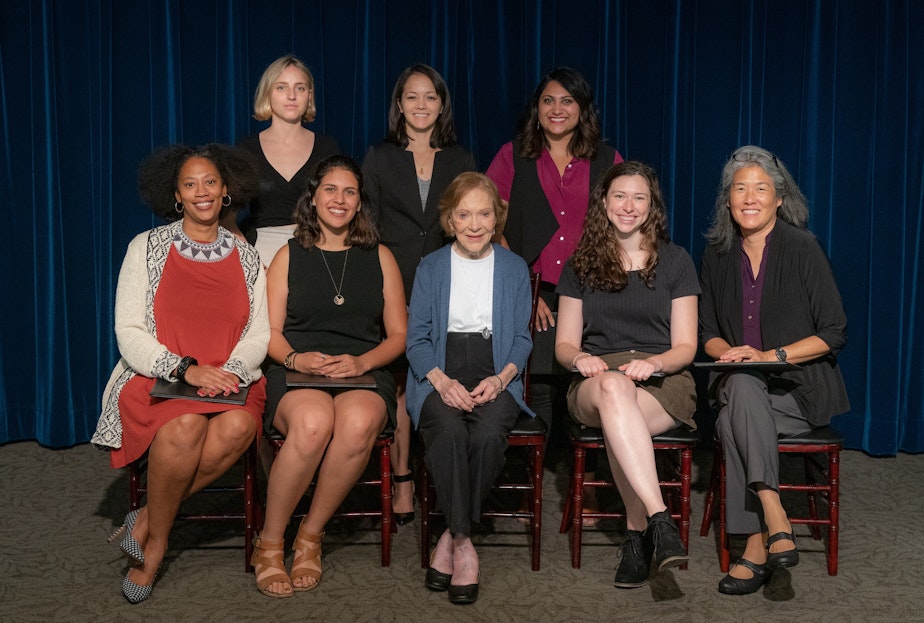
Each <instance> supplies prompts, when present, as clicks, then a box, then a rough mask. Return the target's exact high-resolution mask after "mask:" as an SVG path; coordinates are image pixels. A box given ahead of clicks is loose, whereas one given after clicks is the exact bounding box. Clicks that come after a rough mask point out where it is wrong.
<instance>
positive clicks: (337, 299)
mask: <svg viewBox="0 0 924 623" xmlns="http://www.w3.org/2000/svg"><path fill="white" fill-rule="evenodd" d="M334 305H343V297H342V296H340V295H339V294H338V295H337V296H335V297H334Z"/></svg>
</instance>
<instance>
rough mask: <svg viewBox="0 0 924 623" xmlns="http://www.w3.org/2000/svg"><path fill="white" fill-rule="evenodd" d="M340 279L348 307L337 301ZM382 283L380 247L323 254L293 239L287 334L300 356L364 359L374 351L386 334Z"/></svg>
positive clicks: (291, 245) (355, 248) (324, 252)
mask: <svg viewBox="0 0 924 623" xmlns="http://www.w3.org/2000/svg"><path fill="white" fill-rule="evenodd" d="M322 253H323V256H322ZM325 259H326V260H327V265H326V266H325V264H324V260H325ZM344 262H346V268H345V269H344ZM328 269H329V272H328ZM341 275H342V276H343V287H342V289H341V290H340V295H341V296H343V305H337V304H335V303H334V297H335V296H336V295H337V287H339V286H340V280H341ZM382 285H383V277H382V266H381V264H380V263H379V249H378V246H375V247H373V248H372V249H362V248H360V247H353V248H351V249H348V250H347V251H321V250H320V249H318V248H317V247H312V248H311V249H305V248H304V247H302V246H301V245H300V244H299V243H298V242H297V241H296V240H295V239H294V238H293V239H292V240H289V300H288V302H287V303H286V321H285V325H284V327H283V335H285V337H286V339H287V340H289V343H290V344H291V345H292V348H294V349H295V350H297V351H299V352H303V351H320V352H322V353H330V354H341V353H346V354H349V355H354V356H359V355H362V354H363V353H365V352H368V351H370V350H372V349H373V348H375V347H376V346H378V345H379V343H380V342H381V341H382V335H383V328H382V313H383V310H384V309H385V297H384V296H383V295H382Z"/></svg>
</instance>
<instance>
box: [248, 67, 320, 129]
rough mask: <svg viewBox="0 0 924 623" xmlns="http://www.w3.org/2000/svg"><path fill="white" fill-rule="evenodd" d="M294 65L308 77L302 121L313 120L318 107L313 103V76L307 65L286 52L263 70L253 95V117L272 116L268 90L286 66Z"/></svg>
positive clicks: (262, 119)
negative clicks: (306, 103) (306, 101)
mask: <svg viewBox="0 0 924 623" xmlns="http://www.w3.org/2000/svg"><path fill="white" fill-rule="evenodd" d="M292 66H294V67H296V68H297V69H299V70H301V71H302V72H303V73H304V74H305V77H306V78H308V108H307V109H305V114H303V115H302V121H305V122H306V123H308V122H311V121H314V118H315V117H316V116H317V113H318V109H317V108H316V107H315V105H314V76H312V75H311V72H310V71H308V67H307V66H306V65H305V63H303V62H302V61H301V59H299V58H298V57H297V56H295V55H294V54H287V55H285V56H283V57H281V58H277V59H276V60H275V61H273V62H272V63H270V65H269V67H267V68H266V70H264V72H263V75H262V76H261V77H260V82H259V83H258V84H257V91H256V93H255V94H254V96H253V118H254V119H256V120H257V121H266V120H267V119H269V118H271V117H272V116H273V109H272V106H271V105H270V92H271V91H272V90H273V85H274V84H276V81H277V80H278V79H279V75H280V74H281V73H282V72H283V71H285V70H286V68H288V67H292Z"/></svg>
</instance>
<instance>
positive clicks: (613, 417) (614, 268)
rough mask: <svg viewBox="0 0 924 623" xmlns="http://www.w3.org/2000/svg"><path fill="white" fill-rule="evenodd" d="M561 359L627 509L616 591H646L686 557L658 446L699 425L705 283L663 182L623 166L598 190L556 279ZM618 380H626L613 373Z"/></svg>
mask: <svg viewBox="0 0 924 623" xmlns="http://www.w3.org/2000/svg"><path fill="white" fill-rule="evenodd" d="M557 291H558V294H559V297H560V298H559V304H558V333H557V336H556V340H555V356H556V358H557V359H558V362H559V363H560V364H561V365H562V366H564V367H565V368H573V369H576V370H577V374H576V375H575V379H574V381H572V383H571V387H570V388H569V390H568V407H569V411H570V412H571V416H572V417H573V418H574V419H575V420H577V421H578V422H580V423H582V424H586V425H587V426H593V427H597V428H602V429H603V435H604V443H605V446H606V455H607V458H608V459H609V463H610V469H611V470H612V473H613V478H614V480H615V481H616V486H617V487H618V488H619V494H620V496H621V497H622V500H623V502H624V504H625V507H626V517H627V519H626V522H627V524H628V529H627V530H626V539H625V541H624V543H623V545H622V559H621V561H620V564H619V568H618V569H617V571H616V579H615V584H616V586H617V587H619V588H636V587H639V586H643V585H645V584H646V583H647V582H648V573H649V566H650V564H651V557H652V554H654V558H655V566H656V567H657V569H658V570H659V571H660V570H663V569H665V568H668V567H673V566H677V565H681V564H683V563H684V562H686V561H687V560H688V556H687V552H686V548H685V547H684V545H683V542H682V541H681V540H680V534H679V532H678V530H677V526H676V524H674V521H673V519H672V518H671V515H670V512H669V511H668V510H667V507H666V505H665V504H664V499H663V497H662V495H661V489H660V487H659V485H658V473H657V470H656V468H655V458H654V448H653V447H652V441H651V437H652V436H653V435H658V434H660V433H663V432H665V431H668V430H671V429H672V428H675V427H676V426H678V425H679V424H681V423H683V424H686V425H687V426H689V427H691V428H695V424H694V423H693V412H694V411H695V409H696V388H695V385H694V383H693V378H692V376H691V375H690V373H689V371H687V366H689V365H690V363H691V362H692V361H693V357H694V355H695V354H696V323H697V320H696V317H697V314H696V308H697V295H698V294H699V283H698V281H697V279H696V270H695V268H694V267H693V261H692V260H691V259H690V256H689V254H687V252H686V251H685V250H683V249H682V248H680V247H678V246H677V245H675V244H672V243H671V242H670V240H669V238H668V235H667V215H666V210H665V207H664V201H663V199H662V196H661V189H660V187H659V185H658V178H657V175H656V174H655V172H654V170H653V169H652V168H651V167H649V166H648V165H645V164H642V163H641V162H633V161H629V162H623V163H620V164H617V165H616V166H614V167H612V168H610V169H609V171H607V172H606V173H605V174H604V176H603V178H602V179H601V180H600V182H599V183H598V184H597V185H596V187H595V188H594V191H593V194H592V195H591V198H590V205H589V206H588V208H587V220H586V221H585V224H584V233H583V234H582V235H581V239H580V242H578V247H577V250H576V251H575V252H574V255H572V256H571V259H570V260H569V261H568V264H567V265H566V266H565V269H564V270H563V271H562V276H561V279H560V280H559V282H558V290H557ZM615 372H618V374H614V373H615Z"/></svg>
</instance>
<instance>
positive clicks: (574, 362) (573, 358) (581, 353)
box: [571, 351, 590, 368]
mask: <svg viewBox="0 0 924 623" xmlns="http://www.w3.org/2000/svg"><path fill="white" fill-rule="evenodd" d="M581 355H587V356H588V357H590V353H585V352H584V351H581V352H579V353H578V354H577V355H575V356H574V357H572V358H571V367H572V368H573V367H574V364H576V363H577V360H578V357H580V356H581Z"/></svg>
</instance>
